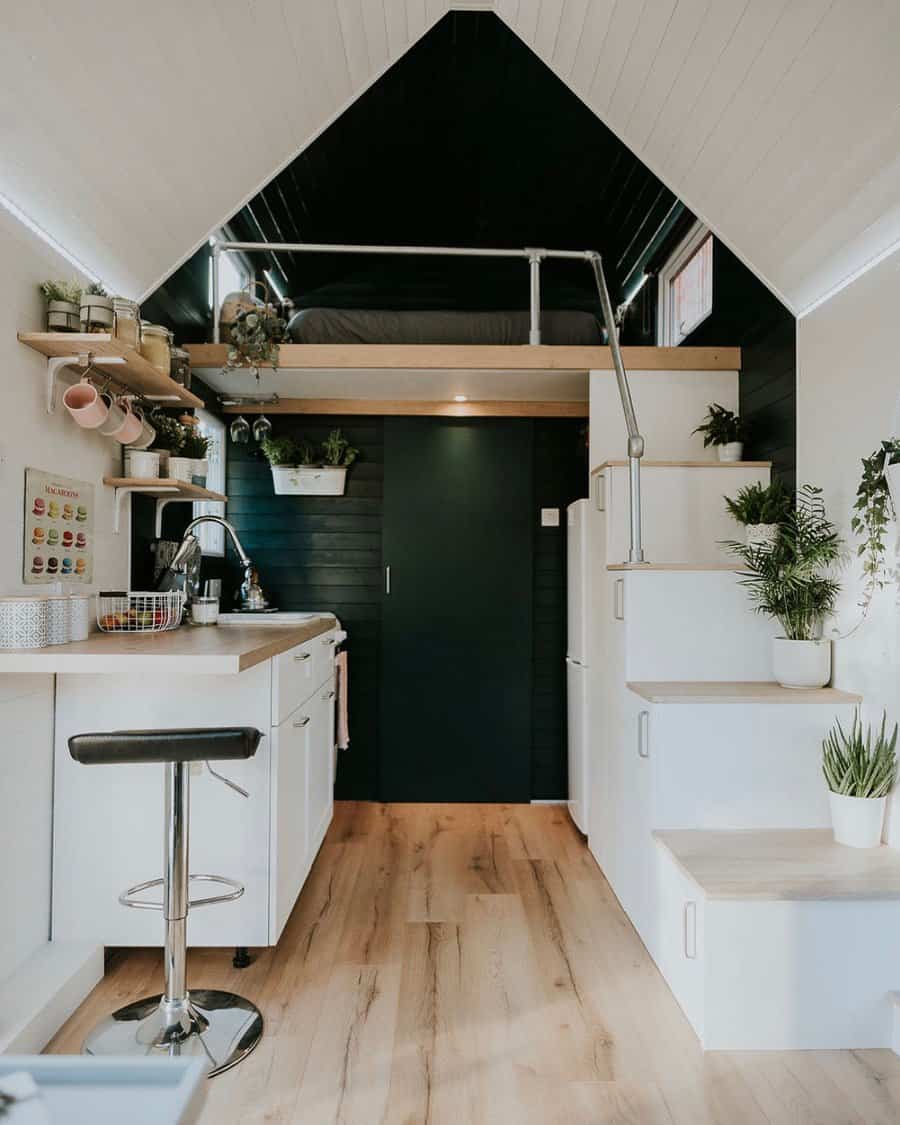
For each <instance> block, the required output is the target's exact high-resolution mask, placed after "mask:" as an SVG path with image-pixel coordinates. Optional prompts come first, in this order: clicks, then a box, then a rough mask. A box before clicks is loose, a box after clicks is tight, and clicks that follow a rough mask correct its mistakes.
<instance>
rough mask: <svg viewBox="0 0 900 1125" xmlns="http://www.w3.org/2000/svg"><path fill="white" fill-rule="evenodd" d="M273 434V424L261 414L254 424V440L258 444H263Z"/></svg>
mask: <svg viewBox="0 0 900 1125" xmlns="http://www.w3.org/2000/svg"><path fill="white" fill-rule="evenodd" d="M271 433H272V423H271V422H270V421H269V419H268V418H267V417H266V416H265V414H260V416H259V417H258V418H257V419H256V421H255V422H254V423H253V440H254V441H255V442H256V443H257V444H261V443H262V442H264V441H265V440H266V438H267V437H268V436H269V435H270V434H271Z"/></svg>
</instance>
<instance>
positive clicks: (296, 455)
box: [259, 435, 300, 465]
mask: <svg viewBox="0 0 900 1125" xmlns="http://www.w3.org/2000/svg"><path fill="white" fill-rule="evenodd" d="M259 445H260V449H262V451H263V456H264V457H265V459H266V460H267V461H268V462H269V464H270V465H298V464H300V447H299V446H298V444H297V443H296V442H295V441H294V439H293V438H292V437H272V436H271V435H270V436H269V437H267V438H263V440H262V441H261V442H260V443H259Z"/></svg>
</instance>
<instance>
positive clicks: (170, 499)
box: [154, 495, 197, 539]
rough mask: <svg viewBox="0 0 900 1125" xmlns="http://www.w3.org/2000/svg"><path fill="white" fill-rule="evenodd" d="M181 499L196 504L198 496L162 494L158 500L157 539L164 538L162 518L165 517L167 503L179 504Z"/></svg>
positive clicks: (155, 532) (182, 501) (183, 501)
mask: <svg viewBox="0 0 900 1125" xmlns="http://www.w3.org/2000/svg"><path fill="white" fill-rule="evenodd" d="M179 501H180V502H181V503H190V504H196V503H197V498H196V497H195V496H181V495H178V496H161V497H160V498H159V500H157V501H156V524H155V525H154V526H155V531H154V534H155V536H156V538H157V539H162V518H163V512H164V511H165V510H166V505H167V504H177V503H179Z"/></svg>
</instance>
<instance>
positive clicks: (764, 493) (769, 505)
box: [725, 477, 793, 525]
mask: <svg viewBox="0 0 900 1125" xmlns="http://www.w3.org/2000/svg"><path fill="white" fill-rule="evenodd" d="M725 507H726V508H727V509H728V511H729V513H730V514H731V515H732V516H733V517H734V518H735V519H736V520H737V522H738V523H742V524H745V525H748V524H749V525H752V524H760V523H777V524H780V523H784V521H785V520H786V519H787V518H788V516H789V515H790V512H791V508H792V507H793V496H792V495H791V491H790V489H789V488H787V487H786V486H785V485H784V484H783V483H782V481H780V480H779V479H778V478H777V477H776V478H775V480H773V481H772V483H771V484H769V485H762V484H760V483H759V482H758V481H754V483H753V484H748V485H747V486H746V487H745V488H742V489H740V491H739V492H738V494H737V496H735V498H734V499H733V500H732V499H730V498H729V497H728V496H726V497H725Z"/></svg>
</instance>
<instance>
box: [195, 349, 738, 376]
mask: <svg viewBox="0 0 900 1125" xmlns="http://www.w3.org/2000/svg"><path fill="white" fill-rule="evenodd" d="M185 347H186V348H187V350H188V351H189V352H190V356H191V366H192V367H195V368H197V369H201V370H202V369H203V368H210V367H214V368H221V367H224V366H225V363H226V359H227V355H228V345H227V344H186V345H185ZM622 358H623V359H624V361H625V366H626V368H628V369H629V370H631V371H738V370H740V366H741V349H740V348H622ZM278 366H279V368H292V369H298V368H315V369H316V370H332V369H333V370H340V369H348V368H350V369H353V370H357V371H364V370H383V369H400V370H405V371H410V370H412V371H416V370H421V371H591V370H595V371H611V370H612V369H613V362H612V353H611V351H610V349H609V348H590V347H575V346H568V345H560V346H549V345H544V344H540V345H532V344H512V345H506V344H504V345H493V344H492V345H480V344H478V345H470V344H282V345H281V348H280V349H279V360H278Z"/></svg>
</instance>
